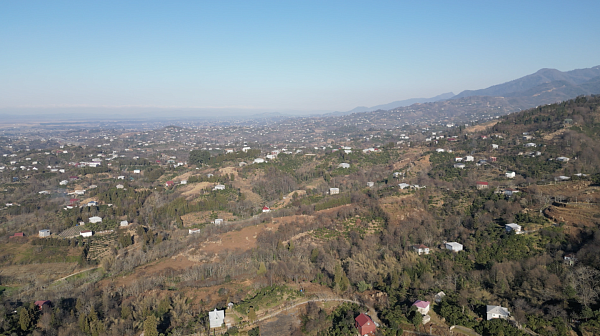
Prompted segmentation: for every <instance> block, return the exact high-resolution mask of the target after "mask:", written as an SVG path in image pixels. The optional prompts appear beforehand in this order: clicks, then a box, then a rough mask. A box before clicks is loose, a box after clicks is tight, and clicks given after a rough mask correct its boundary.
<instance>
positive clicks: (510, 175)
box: [504, 172, 517, 178]
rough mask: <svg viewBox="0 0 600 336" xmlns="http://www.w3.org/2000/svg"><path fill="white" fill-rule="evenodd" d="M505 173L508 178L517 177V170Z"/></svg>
mask: <svg viewBox="0 0 600 336" xmlns="http://www.w3.org/2000/svg"><path fill="white" fill-rule="evenodd" d="M504 175H505V176H506V178H515V176H517V174H516V173H515V172H506V173H504Z"/></svg>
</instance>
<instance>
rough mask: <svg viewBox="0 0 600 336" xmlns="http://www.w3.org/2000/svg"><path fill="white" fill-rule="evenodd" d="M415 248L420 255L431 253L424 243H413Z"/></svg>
mask: <svg viewBox="0 0 600 336" xmlns="http://www.w3.org/2000/svg"><path fill="white" fill-rule="evenodd" d="M413 250H414V251H415V252H417V254H418V255H421V254H429V247H427V246H425V245H423V244H419V245H413Z"/></svg>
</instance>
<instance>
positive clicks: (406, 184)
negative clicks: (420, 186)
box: [398, 183, 410, 189]
mask: <svg viewBox="0 0 600 336" xmlns="http://www.w3.org/2000/svg"><path fill="white" fill-rule="evenodd" d="M398 187H400V189H406V188H408V187H410V184H408V183H400V184H398Z"/></svg>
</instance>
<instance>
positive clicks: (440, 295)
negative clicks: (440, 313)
mask: <svg viewBox="0 0 600 336" xmlns="http://www.w3.org/2000/svg"><path fill="white" fill-rule="evenodd" d="M444 296H446V293H444V292H439V293H437V294H435V297H434V300H435V302H436V303H440V302H442V299H443V298H444Z"/></svg>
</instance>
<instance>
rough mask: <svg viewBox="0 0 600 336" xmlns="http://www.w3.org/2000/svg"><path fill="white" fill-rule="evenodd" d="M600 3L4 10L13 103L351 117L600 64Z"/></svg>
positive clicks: (4, 93)
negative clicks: (348, 113)
mask: <svg viewBox="0 0 600 336" xmlns="http://www.w3.org/2000/svg"><path fill="white" fill-rule="evenodd" d="M599 12H600V1H577V2H575V1H497V2H492V1H453V2H451V1H348V0H346V1H322V0H321V1H300V0H298V1H247V0H246V1H2V2H0V108H7V107H32V106H33V107H56V106H59V107H60V106H110V107H112V106H149V107H174V106H176V107H198V108H203V107H204V108H207V107H236V108H252V109H272V110H277V109H282V110H307V111H308V110H340V111H343V110H349V109H352V108H354V107H356V106H358V105H365V106H372V105H377V104H383V103H389V102H391V101H395V100H401V99H408V98H417V97H431V96H435V95H438V94H441V93H445V92H449V91H453V92H454V93H459V92H460V91H462V90H465V89H479V88H484V87H488V86H490V85H494V84H498V83H502V82H506V81H509V80H512V79H515V78H518V77H522V76H524V75H527V74H530V73H533V72H535V71H537V70H539V69H540V68H556V69H559V70H562V71H566V70H572V69H576V68H587V67H592V66H596V65H600V20H598V19H597V13H599Z"/></svg>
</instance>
